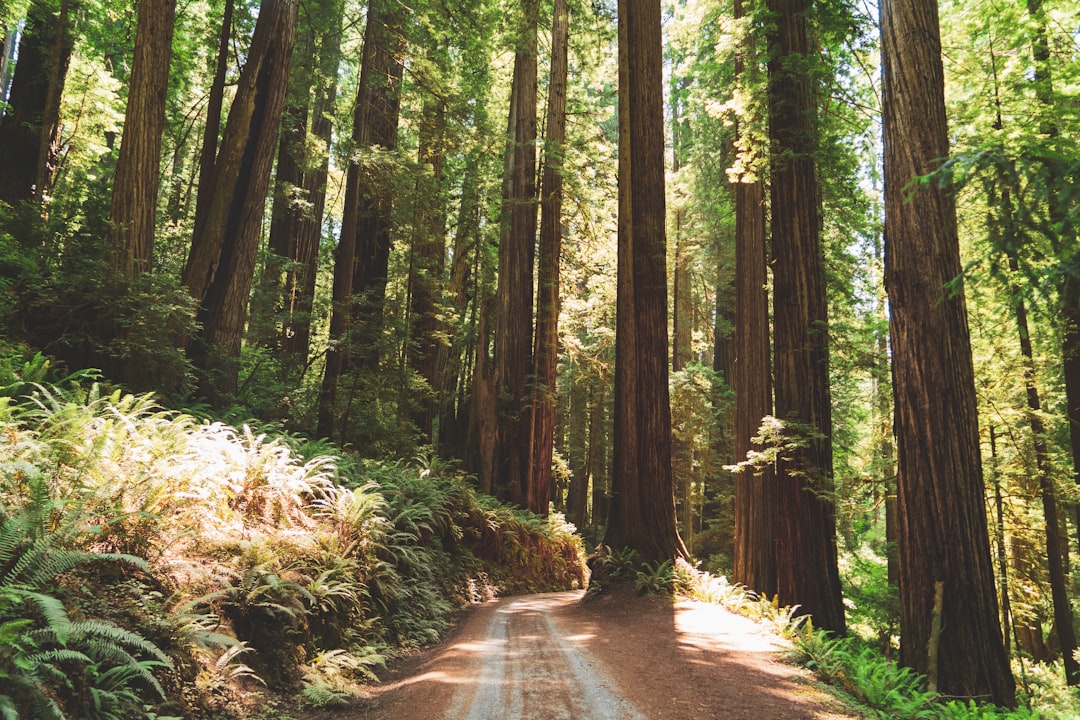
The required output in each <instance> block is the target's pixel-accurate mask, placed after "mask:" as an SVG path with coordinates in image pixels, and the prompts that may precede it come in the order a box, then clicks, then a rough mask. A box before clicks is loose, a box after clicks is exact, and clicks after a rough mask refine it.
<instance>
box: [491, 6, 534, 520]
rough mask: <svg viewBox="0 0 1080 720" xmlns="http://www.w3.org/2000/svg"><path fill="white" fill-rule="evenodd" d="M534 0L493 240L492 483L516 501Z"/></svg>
mask: <svg viewBox="0 0 1080 720" xmlns="http://www.w3.org/2000/svg"><path fill="white" fill-rule="evenodd" d="M538 12H539V3H538V0H522V2H521V13H522V14H521V17H520V19H519V25H518V33H519V34H518V38H517V51H516V53H515V56H514V80H513V88H512V89H511V109H510V120H511V123H510V128H511V135H510V137H509V138H508V143H510V147H509V148H508V152H507V156H508V160H509V163H508V166H509V167H508V171H509V183H508V185H506V186H505V188H506V190H507V191H508V192H507V194H506V195H505V196H504V199H505V202H504V204H503V222H504V223H506V227H507V232H506V233H505V234H504V236H503V242H502V243H501V245H500V247H499V285H498V290H497V293H496V297H497V307H498V310H497V312H496V313H495V321H496V325H495V387H496V393H497V398H498V416H499V421H498V432H499V434H498V440H497V443H498V445H497V447H498V451H497V459H496V463H497V466H496V471H495V473H496V483H497V485H498V486H499V488H500V489H501V490H503V491H504V492H505V493H507V496H508V497H509V498H510V499H512V500H513V501H515V502H519V503H522V504H525V503H526V502H527V501H528V497H527V496H528V484H529V478H528V475H529V465H530V460H531V457H532V453H531V451H530V447H529V438H530V435H531V432H530V427H531V426H530V422H529V420H530V416H531V413H530V409H529V372H530V370H531V369H532V367H533V365H532V312H533V294H532V287H533V260H534V256H535V248H536V209H537V207H536V206H537V197H536V75H537V60H536V52H537V19H538V18H537V14H538Z"/></svg>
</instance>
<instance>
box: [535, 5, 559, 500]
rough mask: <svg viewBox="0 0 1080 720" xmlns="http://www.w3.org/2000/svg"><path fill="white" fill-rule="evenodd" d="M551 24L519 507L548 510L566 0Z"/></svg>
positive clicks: (556, 350) (556, 337) (552, 445)
mask: <svg viewBox="0 0 1080 720" xmlns="http://www.w3.org/2000/svg"><path fill="white" fill-rule="evenodd" d="M553 12H554V14H553V17H552V24H551V80H550V82H549V83H548V113H547V138H546V139H545V142H544V175H543V178H542V179H541V183H540V192H541V199H540V261H539V267H538V275H539V279H538V285H537V293H536V339H535V347H534V351H533V362H534V371H533V391H532V441H531V442H530V443H529V445H530V452H531V455H532V457H531V462H530V473H529V484H528V487H527V488H526V492H525V507H527V508H528V509H530V510H532V511H533V512H535V513H538V514H540V515H545V516H546V515H547V514H548V499H549V498H550V496H551V486H552V470H551V462H552V457H553V456H554V449H555V392H556V387H555V379H556V372H557V370H558V365H559V303H560V301H559V279H560V278H559V263H560V260H561V258H562V199H563V198H562V196H563V164H562V156H563V142H564V140H565V139H566V76H567V50H568V44H569V33H570V23H569V15H568V10H567V6H566V0H555V7H554V11H553Z"/></svg>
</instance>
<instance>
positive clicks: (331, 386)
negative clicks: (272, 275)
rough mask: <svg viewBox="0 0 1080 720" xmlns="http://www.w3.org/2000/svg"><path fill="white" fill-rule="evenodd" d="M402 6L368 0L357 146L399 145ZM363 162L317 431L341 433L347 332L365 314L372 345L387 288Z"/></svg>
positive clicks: (344, 240) (385, 213)
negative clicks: (359, 299) (360, 301)
mask: <svg viewBox="0 0 1080 720" xmlns="http://www.w3.org/2000/svg"><path fill="white" fill-rule="evenodd" d="M402 12H403V9H402V7H401V5H400V3H398V2H397V0H376V1H375V2H371V3H369V5H368V18H367V28H366V31H365V35H364V54H363V57H362V58H361V65H360V82H359V84H358V86H357V90H356V104H355V106H354V108H353V132H352V140H353V144H354V145H355V146H356V147H357V148H368V147H372V146H377V147H381V148H384V149H388V150H392V149H394V148H395V147H397V124H398V112H399V108H400V99H399V96H398V92H399V89H400V88H399V85H400V81H401V74H402V61H403V59H402V58H403V52H402V51H403V47H402V43H403V42H404V38H403V37H402V35H401V33H400V23H401V22H402ZM363 169H364V168H361V166H360V165H359V163H358V162H353V163H350V165H349V171H348V175H347V177H346V181H345V207H344V210H343V213H342V218H341V236H340V239H339V241H338V246H337V251H336V252H335V255H334V285H333V309H332V311H331V314H330V347H329V348H328V349H327V352H326V369H325V371H324V373H323V379H322V385H321V386H320V390H319V410H318V426H317V427H318V430H317V432H318V434H319V435H320V436H323V437H333V436H334V435H335V431H338V432H340V427H339V426H340V423H339V422H338V421H339V418H338V417H337V414H338V411H337V407H336V405H337V387H338V379H339V378H340V377H341V375H342V373H343V372H344V371H345V366H346V359H347V358H349V357H350V356H354V357H355V356H357V353H356V352H355V351H354V349H353V348H352V347H351V340H352V337H354V336H355V335H356V334H357V333H358V330H357V328H355V327H354V324H356V323H360V322H363V321H366V323H365V324H366V326H367V327H365V328H363V330H365V331H366V333H367V335H368V337H367V338H366V339H367V340H368V342H369V343H370V344H372V345H374V342H375V341H376V338H375V337H373V335H374V328H372V327H371V325H372V324H378V322H379V318H381V314H382V305H381V298H382V294H383V292H384V291H385V288H386V268H387V264H388V262H389V258H390V227H389V221H390V211H391V209H392V207H391V201H392V199H391V198H390V197H389V195H387V194H384V193H379V192H378V191H377V189H376V188H373V187H372V186H371V184H370V183H369V182H368V181H367V180H366V179H365V178H364V173H363V172H362V170H363ZM357 294H363V295H365V296H366V297H367V298H368V300H369V302H367V303H365V305H364V307H362V308H361V307H357V306H356V305H355V304H354V296H355V295H357ZM376 308H377V312H376V310H375V309H376ZM363 356H364V357H363V358H362V361H363V362H368V363H371V362H377V360H378V353H377V350H376V349H374V348H366V349H365V350H364V353H363Z"/></svg>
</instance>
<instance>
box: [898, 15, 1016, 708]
mask: <svg viewBox="0 0 1080 720" xmlns="http://www.w3.org/2000/svg"><path fill="white" fill-rule="evenodd" d="M881 37H882V65H883V68H882V77H883V85H882V90H883V92H882V102H883V105H882V110H883V132H884V140H885V143H884V144H885V281H886V288H887V290H888V292H889V308H890V313H891V315H890V319H889V330H890V337H891V348H892V358H893V366H892V367H893V394H894V398H895V416H894V417H895V432H896V438H897V501H898V508H897V509H898V515H899V528H898V546H899V568H900V632H901V661H902V662H903V664H904V665H907V666H908V667H912V668H914V669H915V670H916V671H918V672H923V673H924V672H926V671H927V669H928V667H929V657H928V652H927V650H928V642H929V639H930V634H931V628H932V625H933V618H932V608H933V600H934V584H935V583H937V582H941V583H943V588H944V590H943V595H942V597H943V601H944V602H943V610H942V618H941V620H942V622H943V626H944V627H945V628H947V631H946V632H944V633H942V634H941V640H940V645H939V647H938V648H937V668H938V677H937V687H938V690H939V691H940V692H942V693H944V694H946V695H950V696H956V697H971V698H980V699H985V700H990V701H993V702H995V703H997V704H1000V705H1008V706H1012V705H1014V704H1015V702H1016V698H1015V683H1014V682H1013V678H1012V673H1011V671H1010V669H1009V663H1008V658H1007V657H1006V656H1005V649H1004V645H1003V644H1002V638H1001V628H1000V626H999V624H998V614H997V601H996V595H995V588H994V575H993V569H992V566H991V559H990V543H989V538H988V534H987V524H986V511H985V505H984V492H985V488H984V485H983V477H982V464H981V458H980V451H979V438H978V420H977V417H978V416H977V408H976V402H975V380H974V370H973V367H972V360H971V341H970V337H969V334H968V325H967V311H966V307H965V304H964V296H963V293H962V292H957V291H956V290H955V289H953V286H952V285H951V284H952V283H954V282H955V281H956V279H957V278H958V277H959V276H960V273H961V265H960V251H959V240H958V237H957V227H956V210H955V206H954V205H953V199H952V196H951V195H950V194H949V193H948V192H946V191H943V190H941V189H939V188H937V187H934V186H927V187H920V188H919V189H918V190H917V191H916V192H914V193H910V192H909V190H907V187H908V185H909V183H910V182H911V181H912V180H913V179H914V178H916V177H918V176H922V175H925V174H927V173H928V172H930V171H932V170H934V169H935V167H936V164H937V163H938V162H939V161H940V159H941V158H945V157H948V154H949V144H948V134H947V130H948V124H947V121H946V117H945V96H944V73H943V70H942V64H941V44H940V43H941V40H940V37H941V36H940V30H939V26H938V11H937V3H936V2H934V1H933V0H903V1H898V0H887V1H886V2H883V3H882V4H881Z"/></svg>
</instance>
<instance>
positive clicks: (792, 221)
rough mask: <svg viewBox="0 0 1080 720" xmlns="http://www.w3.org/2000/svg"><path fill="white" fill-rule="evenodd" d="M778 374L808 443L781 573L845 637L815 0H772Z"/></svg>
mask: <svg viewBox="0 0 1080 720" xmlns="http://www.w3.org/2000/svg"><path fill="white" fill-rule="evenodd" d="M767 5H768V8H769V10H770V11H771V12H772V13H773V14H774V17H775V19H776V25H775V28H774V29H773V30H771V31H770V33H769V137H770V139H771V140H772V156H771V158H770V160H771V183H770V195H771V201H772V202H771V207H772V250H773V258H774V263H773V303H774V308H775V311H774V313H773V342H774V353H773V368H774V380H775V383H776V386H775V403H776V411H775V414H776V416H777V417H778V418H779V419H780V420H781V422H783V423H785V424H786V431H785V432H786V433H787V434H788V435H789V436H790V437H793V438H799V439H800V441H802V442H804V444H803V445H802V446H801V447H798V448H796V449H795V450H794V451H793V452H791V453H788V454H786V455H787V456H786V457H785V458H783V459H781V460H780V462H778V464H777V472H776V476H777V484H776V489H777V494H776V512H777V522H776V533H777V534H776V570H777V586H776V589H777V593H778V595H779V597H780V603H781V604H783V605H799V609H800V612H805V613H809V614H810V615H812V616H813V618H814V625H815V626H817V627H820V628H823V629H826V630H831V631H833V632H835V633H838V634H843V633H844V631H845V618H844V606H843V604H842V602H841V591H840V575H839V570H838V568H837V558H836V520H835V516H834V513H835V510H834V505H833V502H834V501H833V496H832V493H833V482H832V402H831V398H830V391H829V346H828V312H827V304H826V298H825V277H824V250H823V248H822V244H821V237H820V228H821V214H820V213H821V206H820V204H821V200H820V197H821V192H820V188H819V186H818V181H817V170H816V167H815V161H814V154H815V152H816V150H817V105H816V102H817V98H816V93H815V91H814V83H813V81H812V79H811V68H810V63H811V62H812V58H813V53H815V52H816V49H812V48H811V45H810V39H809V36H808V27H807V15H808V14H809V12H810V6H811V3H810V1H809V0H769V2H768V3H767Z"/></svg>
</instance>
